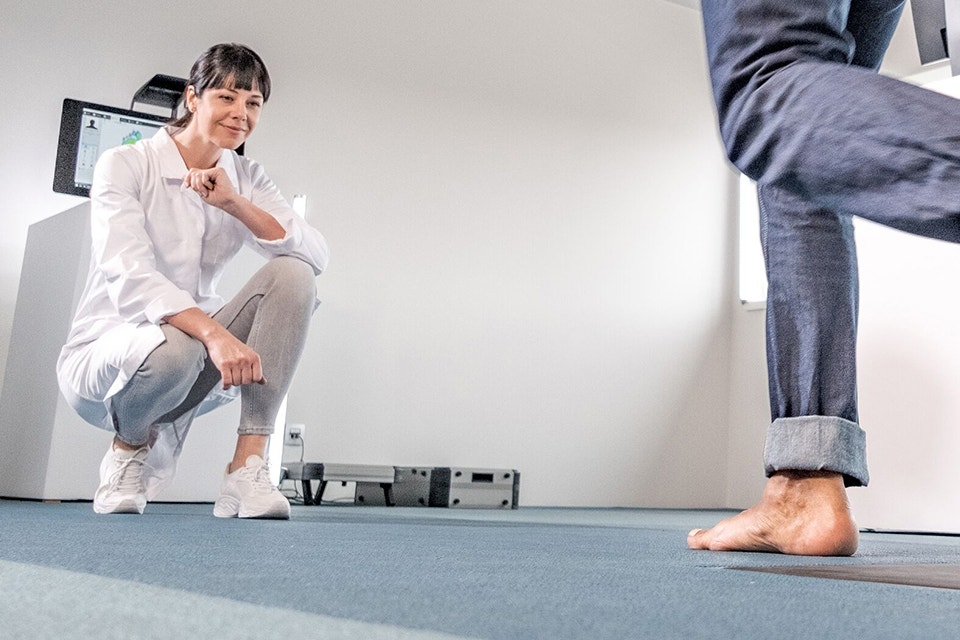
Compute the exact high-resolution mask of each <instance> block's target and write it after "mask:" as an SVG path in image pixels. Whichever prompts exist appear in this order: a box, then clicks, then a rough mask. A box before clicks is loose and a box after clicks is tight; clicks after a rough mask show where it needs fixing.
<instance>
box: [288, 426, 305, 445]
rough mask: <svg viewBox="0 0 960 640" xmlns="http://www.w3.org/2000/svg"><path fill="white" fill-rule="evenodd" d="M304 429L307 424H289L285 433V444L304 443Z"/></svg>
mask: <svg viewBox="0 0 960 640" xmlns="http://www.w3.org/2000/svg"><path fill="white" fill-rule="evenodd" d="M304 429H305V425H302V424H288V425H287V430H286V432H285V433H284V437H283V444H285V445H299V444H303V431H304Z"/></svg>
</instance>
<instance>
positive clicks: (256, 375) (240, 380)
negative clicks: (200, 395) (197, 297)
mask: <svg viewBox="0 0 960 640" xmlns="http://www.w3.org/2000/svg"><path fill="white" fill-rule="evenodd" d="M164 320H166V322H168V323H169V324H171V325H173V326H174V327H176V328H177V329H180V330H181V331H183V332H184V333H186V334H187V335H189V336H193V337H194V338H196V339H197V340H199V341H200V342H202V343H203V346H204V347H205V348H206V349H207V357H209V358H210V360H211V361H212V362H213V365H214V366H215V367H216V368H217V370H218V371H219V372H220V376H221V377H222V378H223V388H224V389H229V388H230V387H236V386H239V385H242V384H253V383H257V384H264V383H266V380H265V379H264V377H263V369H262V368H261V367H260V354H258V353H257V352H256V351H254V350H253V349H251V348H250V347H249V346H247V345H246V344H245V343H244V342H243V341H242V340H239V339H238V338H236V337H235V336H234V335H233V334H232V333H230V332H229V331H227V329H226V328H225V327H224V326H223V325H221V324H220V323H219V322H217V321H216V320H214V319H213V318H211V317H210V316H208V315H207V314H205V313H204V312H203V311H201V310H200V309H199V308H197V307H191V308H189V309H184V310H183V311H181V312H179V313H175V314H173V315H171V316H167V317H166V318H164Z"/></svg>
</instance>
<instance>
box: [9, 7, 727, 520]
mask: <svg viewBox="0 0 960 640" xmlns="http://www.w3.org/2000/svg"><path fill="white" fill-rule="evenodd" d="M0 6H2V15H3V16H4V19H3V27H2V29H3V34H2V37H0V54H2V55H0V65H2V69H0V70H2V77H3V78H4V80H5V85H6V86H7V87H8V88H9V94H10V95H9V101H8V114H9V115H8V117H6V118H4V119H3V121H2V122H0V139H2V140H4V145H5V149H4V153H3V155H2V157H0V163H2V165H0V175H2V176H4V178H5V180H4V189H3V190H2V191H0V207H2V212H3V216H4V217H3V220H4V224H5V230H4V233H3V234H2V235H0V354H5V353H6V347H7V341H8V339H9V331H10V324H11V319H12V315H13V309H14V302H15V300H14V299H15V296H16V286H17V280H18V275H19V269H20V260H21V257H22V252H23V246H24V240H25V237H26V229H27V226H28V225H29V224H30V223H31V222H34V221H36V220H39V219H42V218H44V217H46V216H49V215H51V214H53V213H56V212H58V211H61V210H63V209H66V208H68V207H70V206H73V205H75V204H76V203H77V202H78V200H77V199H76V198H73V197H70V196H61V195H56V194H53V193H52V192H51V187H50V185H51V182H52V172H53V162H54V154H55V150H56V136H57V127H58V122H59V114H60V101H61V100H62V99H63V98H64V97H73V98H79V99H84V100H89V101H94V102H101V103H106V104H115V105H121V106H125V105H126V104H128V103H129V99H130V96H131V95H132V94H133V92H134V91H135V90H136V89H137V88H138V87H139V86H140V85H141V84H142V83H143V82H144V81H146V80H147V79H148V78H149V77H150V76H151V75H152V74H154V73H168V74H172V75H181V76H185V75H186V73H187V71H188V69H189V66H190V64H191V63H192V61H193V60H194V58H195V57H196V56H197V55H198V54H199V53H200V52H201V51H202V50H203V49H204V48H206V47H207V46H208V45H210V44H212V43H215V42H220V41H238V42H244V43H247V44H249V45H251V46H252V47H254V48H255V49H257V50H258V51H259V52H260V53H261V54H262V55H263V57H264V58H265V60H266V61H267V64H268V66H269V67H270V69H271V73H272V75H273V78H274V87H275V94H274V96H273V97H272V99H271V100H270V102H269V104H268V105H267V108H266V110H265V112H264V117H263V120H262V122H261V125H260V128H259V130H258V131H257V133H256V134H255V135H254V137H253V138H252V139H251V141H250V142H249V143H248V146H247V148H248V154H249V155H251V156H252V157H254V158H256V159H258V160H260V161H262V162H263V163H264V164H265V166H266V167H267V168H268V170H269V171H270V173H271V175H272V176H273V177H274V179H275V180H276V181H277V182H278V183H279V185H280V187H281V189H282V190H284V192H285V193H286V194H287V195H288V197H291V196H292V195H293V194H294V193H306V194H308V196H309V198H310V200H309V207H308V218H309V219H310V220H311V221H312V222H313V223H314V224H315V225H316V226H318V227H319V228H320V229H321V230H322V231H324V233H325V234H326V235H327V238H328V240H329V242H330V245H331V247H332V252H333V259H332V262H331V265H330V269H329V271H328V273H326V274H325V275H324V276H322V277H321V278H320V280H319V287H320V296H321V298H322V299H323V302H324V303H323V305H322V307H321V309H320V311H319V312H318V315H317V318H316V322H315V326H314V329H313V332H312V334H311V337H310V342H309V345H308V351H307V353H306V355H305V356H304V359H303V362H302V365H301V369H300V371H299V374H298V377H297V379H296V381H295V384H294V387H293V389H292V392H291V396H290V404H289V414H288V415H289V421H290V422H302V423H305V424H306V434H305V435H306V437H305V440H306V456H307V459H312V460H321V461H331V462H357V463H381V464H411V465H464V466H490V467H514V468H517V469H519V470H520V471H521V472H522V474H523V475H522V478H523V481H522V486H521V494H522V496H521V500H522V502H523V503H524V504H550V505H558V504H563V505H624V506H629V505H657V506H686V505H689V506H693V505H695V506H721V504H722V503H723V501H724V495H725V485H724V482H723V478H724V474H725V471H726V461H725V459H724V457H723V456H722V455H717V452H718V451H723V450H724V449H725V447H726V442H727V416H728V373H727V372H728V365H729V349H730V338H729V332H730V323H729V317H730V306H729V301H730V299H731V296H732V295H733V291H732V282H733V264H732V260H731V256H732V249H733V241H732V235H731V222H732V220H731V218H730V215H731V214H730V211H731V208H730V207H729V206H727V205H728V203H729V189H730V186H731V174H730V172H729V170H728V169H727V167H726V166H725V165H724V164H723V163H722V162H721V161H720V158H721V155H720V151H719V145H718V144H717V141H716V134H715V131H714V127H715V125H714V122H713V112H712V107H711V103H710V98H709V95H708V83H707V80H706V74H705V66H704V62H703V51H702V35H701V28H700V23H699V20H700V16H699V13H697V12H696V11H694V10H692V9H690V8H685V7H682V6H677V5H676V4H671V3H667V2H663V1H661V0H647V1H645V2H635V1H633V0H602V1H600V2H589V3H586V2H579V1H576V0H563V1H557V0H541V1H536V2H535V1H531V2H523V3H516V2H513V1H506V0H495V1H484V2H445V1H440V0H432V1H425V2H397V1H395V0H378V1H367V2H316V3H314V2H309V3H308V2H291V3H284V4H275V3H263V2H256V3H254V2H249V3H238V2H224V1H219V0H215V1H211V2H208V3H202V4H200V3H195V2H185V1H175V2H166V3H140V2H137V3H119V2H106V1H102V0H100V1H93V2H85V3H81V4H76V5H74V4H69V3H62V2H53V1H50V0H40V1H36V2H30V3H25V2H19V1H12V0H2V2H0ZM51 339H57V340H59V339H61V337H60V336H52V337H51ZM0 364H2V362H0ZM2 370H3V367H2V366H0V371H2ZM51 375H52V372H51ZM0 446H2V443H0ZM229 446H230V445H229V444H228V443H225V444H224V450H225V451H226V450H227V449H228V448H229ZM216 459H218V460H219V457H218V458H216Z"/></svg>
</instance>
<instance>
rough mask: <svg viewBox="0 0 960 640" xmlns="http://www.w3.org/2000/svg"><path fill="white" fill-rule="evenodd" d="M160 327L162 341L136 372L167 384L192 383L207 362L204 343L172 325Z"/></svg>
mask: <svg viewBox="0 0 960 640" xmlns="http://www.w3.org/2000/svg"><path fill="white" fill-rule="evenodd" d="M160 329H161V330H162V331H163V336H164V338H165V340H164V342H163V344H161V345H160V346H158V347H157V348H156V349H154V350H153V351H152V352H151V353H150V355H149V356H147V359H146V360H145V361H144V363H143V365H141V367H140V370H139V371H138V373H141V374H148V375H150V376H151V377H153V378H155V379H158V380H160V379H162V380H167V381H169V383H170V384H176V383H178V382H189V383H190V384H192V383H193V381H194V380H196V378H197V376H198V375H200V372H201V371H203V367H204V364H205V363H206V358H207V350H206V349H205V348H204V346H203V343H201V342H200V341H199V340H197V339H196V338H193V337H191V336H189V335H187V334H186V333H184V332H183V331H181V330H180V329H177V328H176V327H174V326H172V325H168V324H165V325H162V326H161V327H160Z"/></svg>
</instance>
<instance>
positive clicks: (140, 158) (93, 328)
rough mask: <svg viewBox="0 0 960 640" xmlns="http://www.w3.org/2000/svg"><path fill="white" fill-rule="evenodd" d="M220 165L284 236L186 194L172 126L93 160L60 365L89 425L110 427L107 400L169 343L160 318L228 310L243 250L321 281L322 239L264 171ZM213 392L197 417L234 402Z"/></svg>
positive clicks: (231, 159) (240, 160)
mask: <svg viewBox="0 0 960 640" xmlns="http://www.w3.org/2000/svg"><path fill="white" fill-rule="evenodd" d="M218 166H219V167H222V168H223V169H224V170H225V171H226V173H227V175H228V176H229V177H230V180H231V182H232V183H233V185H234V187H235V188H236V190H237V192H238V193H239V194H240V195H241V196H243V197H245V198H248V199H249V200H250V201H252V202H253V203H254V204H255V205H257V206H258V207H260V208H261V209H264V210H265V211H266V212H267V213H269V214H271V215H272V216H273V217H275V218H276V219H277V221H278V222H279V223H280V224H281V225H282V226H283V228H284V229H285V230H286V236H285V237H284V238H282V239H280V240H274V241H265V240H260V239H258V238H256V237H255V236H254V235H253V234H252V233H251V232H250V230H249V229H247V227H246V226H245V225H243V224H242V223H241V222H240V221H238V220H237V219H236V218H234V217H233V216H231V215H229V214H227V213H226V212H224V211H222V210H221V209H218V208H216V207H213V206H211V205H208V204H206V203H204V202H203V200H202V199H201V198H200V196H199V195H198V194H197V193H196V192H194V191H193V190H191V189H187V188H185V187H183V186H182V181H183V177H184V175H185V174H186V172H187V167H186V165H185V164H184V162H183V159H182V158H181V156H180V152H179V150H178V149H177V146H176V143H175V142H174V141H173V138H172V137H170V134H169V133H168V132H167V130H166V129H164V130H161V131H160V132H159V133H157V134H156V135H155V136H154V137H153V138H151V139H149V140H144V141H141V142H138V143H137V144H135V145H132V146H123V147H117V148H115V149H111V150H109V151H107V152H106V153H104V155H103V156H102V157H101V159H100V161H99V162H98V163H97V167H96V170H95V172H94V179H93V187H92V189H91V192H90V197H91V200H92V203H91V232H92V240H93V252H92V257H91V265H90V274H89V277H88V280H87V286H86V289H85V290H84V292H83V295H82V296H81V298H80V303H79V305H78V308H77V312H76V315H75V317H74V321H73V326H72V328H71V330H70V334H69V337H68V339H67V343H66V345H65V346H64V347H63V349H62V350H61V352H60V358H59V360H58V362H57V377H58V380H59V383H60V388H61V390H62V391H63V394H64V397H66V398H67V400H68V402H69V403H70V404H71V405H72V406H73V407H74V409H76V411H77V412H78V413H79V414H80V415H81V416H82V417H83V418H84V419H85V420H86V421H87V422H90V423H91V424H94V425H96V426H99V427H102V428H105V429H109V430H113V424H112V422H111V419H110V399H111V398H112V397H113V396H114V395H115V394H116V393H117V392H118V391H120V390H121V389H122V388H123V387H124V385H126V384H127V382H128V381H129V380H130V378H131V377H132V376H133V374H134V373H135V372H136V370H137V369H138V368H139V367H140V365H141V364H142V363H143V361H144V360H145V359H146V357H147V356H148V355H149V354H150V352H151V351H153V349H155V348H156V347H157V346H159V345H160V344H161V343H163V340H164V338H163V332H162V331H161V330H160V326H159V325H160V323H161V321H162V319H163V318H165V317H166V316H169V315H172V314H175V313H178V312H180V311H183V310H184V309H188V308H190V307H199V308H200V309H202V310H203V311H204V312H206V313H207V314H209V315H212V314H214V313H216V312H217V311H218V310H219V309H220V308H221V307H222V306H223V304H224V300H223V299H222V298H221V297H220V296H219V295H218V294H217V292H216V287H217V282H218V281H219V279H220V275H221V273H222V272H223V268H224V266H225V265H226V263H227V262H228V261H229V260H230V259H231V258H232V257H233V256H234V255H236V253H237V252H238V251H239V250H240V248H241V246H242V245H243V244H244V243H246V244H248V245H249V246H251V247H252V248H253V249H254V250H256V251H257V252H258V253H260V254H262V255H264V256H266V257H273V256H281V255H284V256H295V257H297V258H300V259H301V260H303V261H304V262H306V263H307V264H309V265H311V266H312V267H313V270H314V272H315V273H316V274H318V275H319V274H320V273H321V272H322V271H323V270H324V269H325V268H326V265H327V259H328V250H327V244H326V241H325V240H324V238H323V236H322V235H321V234H320V232H318V231H317V230H316V229H314V228H312V227H311V226H310V225H308V224H307V223H306V222H305V221H304V220H303V219H302V218H301V217H300V216H298V215H297V214H296V213H295V212H294V211H293V209H292V208H291V207H290V206H289V205H288V204H287V202H286V201H285V200H284V199H283V197H282V196H281V195H280V191H279V190H278V189H277V187H276V185H274V183H273V182H272V181H271V180H270V178H268V177H267V174H266V173H265V172H264V170H263V168H262V167H261V166H260V165H259V164H257V163H256V162H254V161H253V160H250V159H248V158H245V157H242V156H239V155H237V154H236V153H234V152H233V151H228V150H224V152H223V153H222V155H221V156H220V161H219V162H218ZM217 392H218V390H215V392H212V393H211V396H210V397H209V398H208V401H207V402H206V404H205V408H202V409H201V410H200V413H203V412H204V410H205V409H206V408H209V407H211V406H216V405H217V404H220V403H222V402H223V401H225V400H228V399H229V398H226V397H223V396H222V394H221V395H220V397H217V396H216V395H215V394H216V393H217ZM232 392H233V393H231V396H232V395H235V390H232ZM190 418H192V414H191V415H190V416H189V418H188V419H187V420H186V421H187V422H189V419H190Z"/></svg>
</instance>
